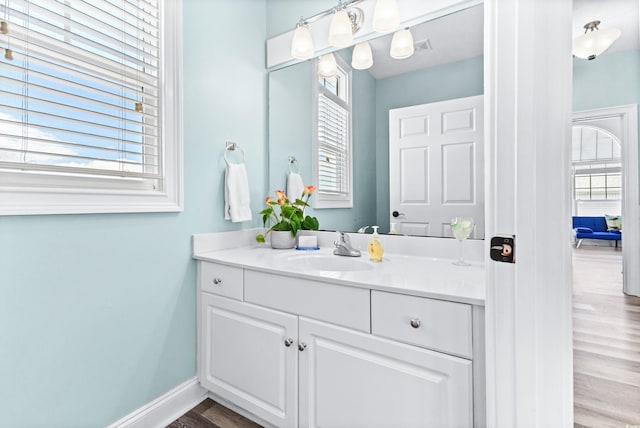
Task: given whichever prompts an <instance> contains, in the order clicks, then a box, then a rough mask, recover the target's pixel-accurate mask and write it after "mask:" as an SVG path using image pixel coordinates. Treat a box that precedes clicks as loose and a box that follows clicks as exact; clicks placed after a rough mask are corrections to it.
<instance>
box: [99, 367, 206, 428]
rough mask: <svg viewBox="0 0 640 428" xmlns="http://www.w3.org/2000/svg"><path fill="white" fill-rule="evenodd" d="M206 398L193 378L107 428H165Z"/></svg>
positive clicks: (204, 391)
mask: <svg viewBox="0 0 640 428" xmlns="http://www.w3.org/2000/svg"><path fill="white" fill-rule="evenodd" d="M207 396H208V395H207V390H205V389H204V388H202V387H201V386H200V383H199V382H198V378H197V377H195V376H194V377H192V378H190V379H188V380H187V381H185V382H183V383H181V384H180V385H178V386H176V387H175V388H173V389H172V390H170V391H168V392H166V393H165V394H163V395H162V396H160V397H158V398H156V399H155V400H153V401H151V402H149V403H147V404H145V405H144V406H142V407H140V408H139V409H136V410H134V411H133V412H131V413H130V414H128V415H127V416H125V417H124V418H122V419H120V420H118V421H116V422H114V423H113V424H111V425H109V426H108V427H107V428H150V427H157V428H165V427H166V426H167V425H169V424H170V423H171V422H173V421H174V420H176V419H178V418H179V417H180V416H182V415H183V414H185V413H186V412H187V411H189V410H190V409H192V408H193V407H195V406H196V405H198V404H199V403H200V402H202V401H203V400H204V399H206V398H207Z"/></svg>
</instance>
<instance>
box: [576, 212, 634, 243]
mask: <svg viewBox="0 0 640 428" xmlns="http://www.w3.org/2000/svg"><path fill="white" fill-rule="evenodd" d="M573 230H574V231H575V233H576V244H575V245H576V248H579V247H580V244H582V240H583V239H602V240H605V241H615V242H616V247H618V241H621V240H622V231H620V230H608V227H607V221H606V220H605V218H604V216H602V217H582V216H574V217H573Z"/></svg>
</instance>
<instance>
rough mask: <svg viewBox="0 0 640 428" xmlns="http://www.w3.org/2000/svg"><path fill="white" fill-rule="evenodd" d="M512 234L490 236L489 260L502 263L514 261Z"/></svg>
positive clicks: (513, 237)
mask: <svg viewBox="0 0 640 428" xmlns="http://www.w3.org/2000/svg"><path fill="white" fill-rule="evenodd" d="M515 238H516V237H515V235H513V236H494V237H493V238H491V251H489V254H490V256H491V260H495V261H496V262H503V263H515V262H516V258H515V248H516V246H515V245H516V239H515Z"/></svg>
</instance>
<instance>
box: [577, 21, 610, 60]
mask: <svg viewBox="0 0 640 428" xmlns="http://www.w3.org/2000/svg"><path fill="white" fill-rule="evenodd" d="M598 25H600V21H591V22H588V23H586V24H585V25H584V34H583V35H582V36H580V37H576V38H575V39H573V54H574V55H575V56H577V57H578V58H586V59H589V60H592V59H595V58H596V57H597V56H598V55H600V54H601V53H603V52H604V51H606V50H607V49H608V48H609V47H610V46H611V45H612V44H613V42H615V41H616V40H618V37H620V34H622V32H621V31H620V30H618V29H617V28H607V29H606V30H600V29H599V28H598Z"/></svg>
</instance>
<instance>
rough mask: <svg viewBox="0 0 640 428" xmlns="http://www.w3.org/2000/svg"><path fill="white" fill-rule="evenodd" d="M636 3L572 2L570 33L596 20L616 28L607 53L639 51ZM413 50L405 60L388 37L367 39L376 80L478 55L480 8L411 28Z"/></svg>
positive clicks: (627, 0)
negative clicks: (393, 55)
mask: <svg viewBox="0 0 640 428" xmlns="http://www.w3.org/2000/svg"><path fill="white" fill-rule="evenodd" d="M639 3H640V1H639V0H573V24H572V34H573V37H574V38H575V37H577V36H579V35H581V34H583V33H584V24H586V23H587V22H590V21H595V20H599V21H600V22H601V24H600V28H601V29H605V28H611V27H615V28H619V29H620V30H622V35H621V36H620V38H619V39H618V40H617V41H616V42H615V43H614V44H613V46H611V48H609V50H608V51H607V52H615V51H624V50H640V25H639V19H640V6H639ZM411 33H412V34H413V40H414V44H415V45H416V51H415V53H414V54H413V56H411V57H410V58H408V59H404V60H397V59H393V58H391V57H390V56H389V48H390V46H391V37H392V36H391V35H386V36H383V37H379V38H377V39H374V40H371V41H370V44H371V50H372V51H373V66H372V67H371V68H370V69H369V72H370V73H371V75H372V76H373V77H375V78H376V79H384V78H387V77H391V76H395V75H397V74H402V73H407V72H410V71H415V70H419V69H423V68H428V67H434V66H437V65H442V64H447V63H450V62H456V61H461V60H464V59H468V58H473V57H476V56H479V55H482V51H483V7H482V5H480V6H475V7H472V8H469V9H466V10H463V11H460V12H456V13H453V14H451V15H447V16H444V17H441V18H438V19H434V20H432V21H429V22H425V23H424V24H420V25H416V26H414V27H412V28H411Z"/></svg>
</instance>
